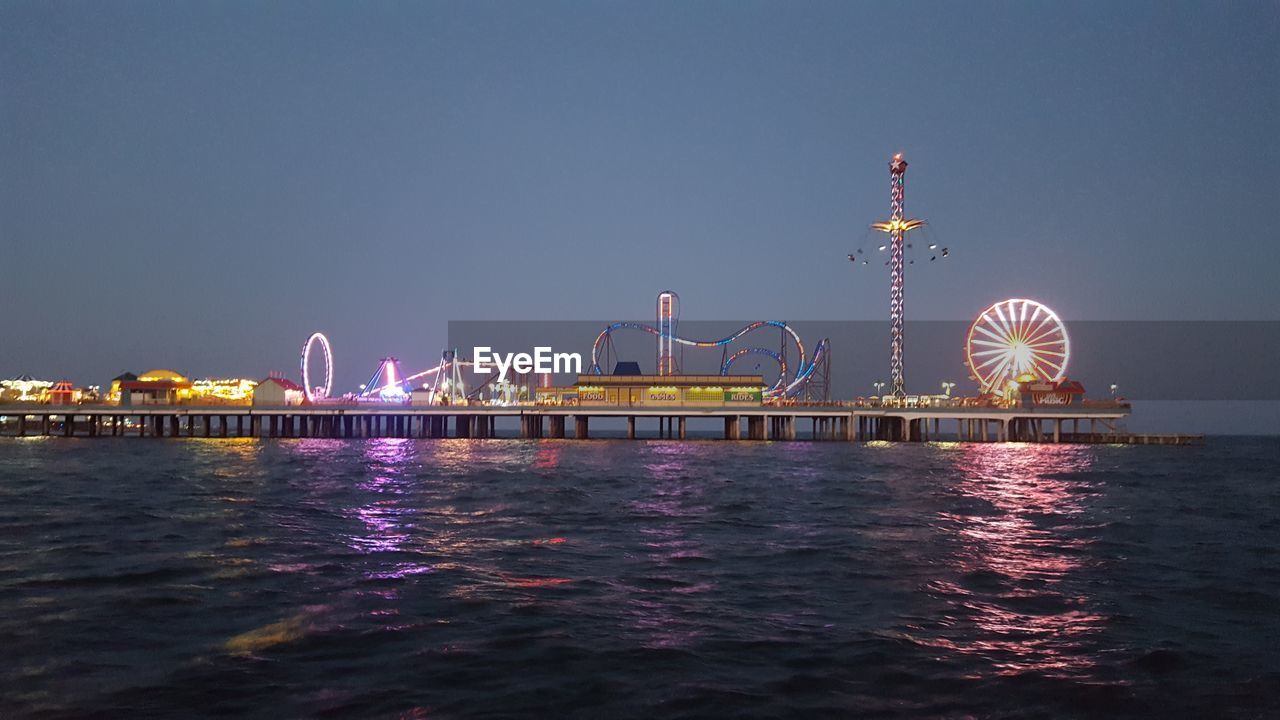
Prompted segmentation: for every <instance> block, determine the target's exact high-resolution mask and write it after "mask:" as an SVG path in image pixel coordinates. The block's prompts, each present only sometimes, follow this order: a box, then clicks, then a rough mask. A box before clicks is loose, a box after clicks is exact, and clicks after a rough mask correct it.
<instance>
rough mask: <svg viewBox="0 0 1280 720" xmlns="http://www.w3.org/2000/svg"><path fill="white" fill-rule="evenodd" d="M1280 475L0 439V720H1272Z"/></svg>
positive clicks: (979, 462)
mask: <svg viewBox="0 0 1280 720" xmlns="http://www.w3.org/2000/svg"><path fill="white" fill-rule="evenodd" d="M1278 470H1280V440H1278V439H1276V438H1210V439H1209V441H1208V442H1207V443H1206V445H1205V446H1203V447H1101V446H1099V447H1094V446H1067V445H1061V446H1049V445H1038V446H1032V445H961V444H949V443H946V444H944V443H940V444H932V445H890V444H874V443H873V444H869V445H861V444H858V445H855V444H844V443H809V442H794V443H774V444H766V443H733V442H723V441H716V442H706V441H703V442H699V441H691V442H675V441H636V442H627V441H621V440H596V441H590V442H574V441H568V442H565V441H541V442H526V441H516V440H489V441H484V440H474V441H470V440H423V441H418V440H390V439H384V440H367V441H352V440H317V439H312V440H277V441H263V440H201V439H196V440H141V439H136V438H127V439H106V438H100V439H63V438H27V439H4V440H0V716H3V717H47V718H62V717H153V716H168V717H195V716H206V715H243V716H248V717H262V718H271V719H272V720H277V719H279V718H291V717H375V718H377V717H383V718H399V717H408V718H470V717H513V716H526V717H527V716H550V717H583V718H619V717H636V718H649V717H778V716H792V717H823V716H829V717H912V718H914V717H1196V716H1205V717H1278V716H1280V549H1278V548H1280V477H1278V476H1280V472H1278Z"/></svg>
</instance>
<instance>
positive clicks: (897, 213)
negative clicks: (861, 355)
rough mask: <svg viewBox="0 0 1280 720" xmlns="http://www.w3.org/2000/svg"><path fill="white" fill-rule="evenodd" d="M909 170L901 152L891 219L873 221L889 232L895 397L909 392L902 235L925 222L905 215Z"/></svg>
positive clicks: (893, 172)
mask: <svg viewBox="0 0 1280 720" xmlns="http://www.w3.org/2000/svg"><path fill="white" fill-rule="evenodd" d="M906 174H907V161H906V160H903V159H902V153H898V154H897V155H894V156H893V159H892V160H890V161H889V221H888V222H878V223H873V224H872V225H871V227H872V228H874V229H876V230H879V231H881V232H886V233H889V244H890V255H889V379H890V381H891V385H892V388H893V396H894V397H896V398H903V397H906V395H907V389H906V380H905V379H904V377H903V369H902V319H903V313H904V307H903V292H904V290H903V280H904V277H903V276H904V271H905V269H906V268H905V264H904V263H903V247H902V242H903V240H902V239H903V237H904V236H906V234H907V232H908V231H910V230H914V229H916V228H918V227H920V226H921V225H924V221H923V220H905V219H903V201H904V199H905V196H906V190H905V188H904V187H903V182H902V180H903V176H905V175H906Z"/></svg>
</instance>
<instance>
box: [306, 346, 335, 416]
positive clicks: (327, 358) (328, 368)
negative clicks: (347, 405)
mask: <svg viewBox="0 0 1280 720" xmlns="http://www.w3.org/2000/svg"><path fill="white" fill-rule="evenodd" d="M317 344H318V345H319V346H320V350H321V355H322V358H323V360H324V384H323V385H312V384H311V383H312V378H311V358H310V355H311V349H312V348H313V347H314V346H316V345H317ZM302 391H303V393H304V394H305V395H306V396H307V400H308V401H309V402H315V401H317V400H321V399H323V398H327V397H329V394H330V393H332V392H333V350H332V348H330V347H329V338H327V337H325V336H324V334H323V333H312V334H311V337H309V338H307V341H306V342H305V343H303V345H302Z"/></svg>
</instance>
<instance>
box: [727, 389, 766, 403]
mask: <svg viewBox="0 0 1280 720" xmlns="http://www.w3.org/2000/svg"><path fill="white" fill-rule="evenodd" d="M763 395H764V393H763V392H762V391H761V390H760V389H759V388H730V389H728V390H725V391H724V401H725V402H730V403H759V402H763V401H764V399H763Z"/></svg>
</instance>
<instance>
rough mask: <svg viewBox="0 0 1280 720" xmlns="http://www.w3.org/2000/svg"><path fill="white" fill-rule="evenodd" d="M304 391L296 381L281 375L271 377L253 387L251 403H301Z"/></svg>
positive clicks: (281, 404)
mask: <svg viewBox="0 0 1280 720" xmlns="http://www.w3.org/2000/svg"><path fill="white" fill-rule="evenodd" d="M304 400H306V393H305V392H304V391H303V389H302V386H301V385H299V384H298V383H296V382H294V381H292V380H290V379H288V378H282V377H276V376H274V375H272V376H271V377H269V378H267V379H266V380H263V381H262V382H260V383H258V384H257V385H255V386H254V388H253V404H254V405H267V406H289V405H301V404H302V403H303V401H304Z"/></svg>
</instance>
